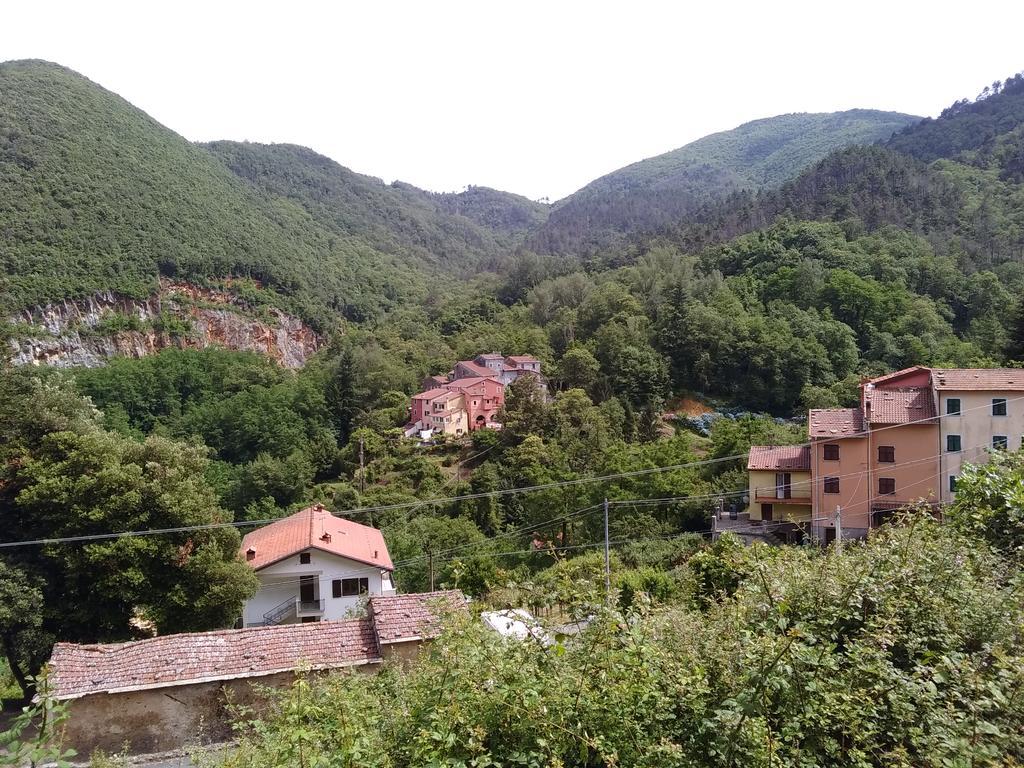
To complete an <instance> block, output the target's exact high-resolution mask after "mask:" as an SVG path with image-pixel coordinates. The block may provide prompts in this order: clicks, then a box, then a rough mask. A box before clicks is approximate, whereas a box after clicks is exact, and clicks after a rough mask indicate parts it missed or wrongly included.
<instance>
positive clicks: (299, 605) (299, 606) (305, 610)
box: [295, 598, 325, 619]
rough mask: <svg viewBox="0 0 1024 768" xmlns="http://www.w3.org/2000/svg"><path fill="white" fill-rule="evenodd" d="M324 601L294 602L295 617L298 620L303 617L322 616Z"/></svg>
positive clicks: (298, 599)
mask: <svg viewBox="0 0 1024 768" xmlns="http://www.w3.org/2000/svg"><path fill="white" fill-rule="evenodd" d="M324 605H325V601H324V600H323V598H321V599H320V600H302V599H301V598H296V600H295V615H296V616H298V617H299V618H300V619H301V618H302V617H304V616H323V614H324Z"/></svg>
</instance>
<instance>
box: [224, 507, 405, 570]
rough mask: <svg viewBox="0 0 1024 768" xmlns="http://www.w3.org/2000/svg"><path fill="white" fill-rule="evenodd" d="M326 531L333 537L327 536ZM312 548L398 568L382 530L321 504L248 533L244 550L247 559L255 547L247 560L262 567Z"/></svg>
mask: <svg viewBox="0 0 1024 768" xmlns="http://www.w3.org/2000/svg"><path fill="white" fill-rule="evenodd" d="M325 534H326V535H327V536H328V537H329V538H324V536H325ZM311 548H314V549H320V550H323V551H324V552H330V553H331V554H332V555H338V556H339V557H347V558H348V559H349V560H355V561H356V562H360V563H366V564H367V565H377V566H380V567H381V568H384V569H386V570H389V571H393V570H394V569H395V568H394V566H393V565H392V564H391V557H390V555H388V546H387V544H385V543H384V537H383V536H382V535H381V532H380V531H378V530H377V529H376V528H371V527H370V526H368V525H360V524H359V523H354V522H352V521H351V520H345V519H344V518H341V517H335V516H334V515H332V514H331V513H330V512H328V511H327V510H326V509H324V508H323V507H322V506H320V505H316V506H313V507H307V508H306V509H303V510H302V511H301V512H296V513H295V514H294V515H292V516H290V517H286V518H284V519H282V520H277V521H275V522H273V523H271V524H270V525H265V526H263V527H262V528H257V529H256V530H255V531H252V532H250V533H248V534H246V536H245V538H243V539H242V548H241V553H242V557H243V558H246V552H247V551H248V550H249V549H253V550H255V552H256V556H255V557H254V558H253V559H252V560H249V559H248V558H246V562H248V563H249V565H251V566H252V567H253V569H254V570H259V569H260V568H265V567H267V566H268V565H270V564H272V563H276V562H277V561H278V560H281V559H282V558H285V557H288V556H289V555H294V554H296V553H298V552H302V551H304V550H307V549H311Z"/></svg>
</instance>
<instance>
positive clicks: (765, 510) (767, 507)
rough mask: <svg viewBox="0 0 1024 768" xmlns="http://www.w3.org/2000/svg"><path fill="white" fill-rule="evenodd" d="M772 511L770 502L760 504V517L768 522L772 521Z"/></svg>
mask: <svg viewBox="0 0 1024 768" xmlns="http://www.w3.org/2000/svg"><path fill="white" fill-rule="evenodd" d="M772 511H773V510H772V505H771V504H762V505H761V519H762V520H764V521H765V522H766V523H770V522H771V521H772Z"/></svg>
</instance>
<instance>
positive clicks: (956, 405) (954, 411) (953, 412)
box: [946, 397, 960, 416]
mask: <svg viewBox="0 0 1024 768" xmlns="http://www.w3.org/2000/svg"><path fill="white" fill-rule="evenodd" d="M946 415H947V416H959V415H960V398H959V397H951V398H949V399H948V400H947V401H946Z"/></svg>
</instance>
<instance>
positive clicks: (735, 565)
mask: <svg viewBox="0 0 1024 768" xmlns="http://www.w3.org/2000/svg"><path fill="white" fill-rule="evenodd" d="M1018 464H1019V462H1018ZM971 526H972V524H970V523H968V524H967V525H965V526H960V525H945V526H943V525H941V524H939V523H937V522H935V521H934V520H932V519H930V518H928V517H925V516H920V517H918V516H912V517H910V518H908V519H907V520H905V521H904V524H903V525H901V526H894V527H890V528H888V529H887V530H885V531H884V532H882V533H880V534H879V535H877V536H875V537H874V538H872V540H871V541H870V542H868V543H865V544H857V545H848V546H847V547H846V548H845V549H843V550H836V549H834V548H833V549H830V550H826V551H821V550H817V549H813V548H785V549H774V550H772V549H768V548H766V547H764V546H761V545H757V546H754V547H752V548H746V549H745V548H743V547H741V546H738V545H730V543H729V542H728V540H727V539H726V540H725V541H723V542H722V543H721V544H720V545H717V546H715V547H712V548H710V549H706V550H703V551H701V552H700V553H698V554H695V555H693V556H692V557H691V558H690V559H689V561H688V562H687V564H686V565H685V566H683V567H682V568H681V569H679V570H680V573H679V574H677V576H678V578H679V580H680V582H681V583H682V584H685V585H686V588H685V589H684V590H683V591H682V592H681V593H680V596H678V597H676V598H674V599H670V600H669V601H667V602H664V603H661V604H658V603H657V602H651V601H649V600H648V599H643V600H638V601H636V602H634V603H633V604H632V605H631V607H630V608H629V609H628V610H625V611H623V610H620V609H615V610H612V609H607V608H604V607H600V606H599V604H594V602H593V601H594V599H595V598H599V594H598V593H597V592H596V591H591V592H590V594H587V586H588V582H586V581H585V580H584V581H583V582H578V583H577V594H576V595H575V599H576V600H577V607H578V608H579V609H580V610H581V611H582V612H584V613H585V614H590V615H592V616H594V621H593V623H592V625H591V626H590V627H589V628H588V629H587V630H586V631H585V632H584V633H583V634H582V635H580V636H579V637H576V638H571V639H570V638H559V640H558V641H557V642H556V643H554V644H553V645H551V646H548V647H545V646H543V645H542V644H540V643H537V642H533V641H527V642H518V641H507V640H503V639H501V638H499V637H498V636H497V635H495V634H492V633H489V632H488V631H486V630H484V629H482V628H481V626H480V623H479V622H478V621H475V620H474V619H472V618H466V619H465V620H463V621H459V622H457V623H455V624H453V626H451V627H450V628H449V629H448V630H447V632H446V634H445V635H444V636H443V638H442V639H441V640H439V641H437V642H436V643H435V644H434V645H432V646H431V647H430V649H429V650H428V651H426V652H424V654H423V655H422V656H421V657H420V659H419V660H418V662H417V663H416V664H415V665H413V666H412V667H410V668H406V669H403V668H401V667H398V666H393V667H389V668H387V669H385V670H384V671H383V672H382V673H381V674H380V675H378V676H375V677H368V676H363V675H354V674H337V675H333V676H331V677H329V678H327V679H316V680H313V679H310V680H301V681H299V682H297V683H296V684H295V685H294V687H293V688H292V689H291V690H288V691H286V692H283V693H280V694H279V695H278V696H277V698H276V699H275V700H274V701H273V704H272V706H271V708H270V709H269V711H267V712H263V713H260V714H258V715H257V714H254V713H251V712H240V713H238V724H237V728H238V736H239V742H238V745H237V748H235V749H233V750H232V751H231V752H229V753H228V754H226V755H223V756H220V757H217V758H211V760H210V762H211V764H213V765H217V766H220V767H221V768H243V767H248V766H253V767H255V766H260V767H261V768H262V767H264V766H296V765H303V766H320V765H323V766H327V765H330V766H380V767H382V768H383V767H385V766H387V767H389V768H390V767H392V766H421V765H436V766H441V765H445V766H505V765H508V766H511V765H528V766H619V765H621V766H723V767H725V766H772V765H776V766H879V767H880V766H886V767H887V768H889V767H891V766H908V767H909V766H936V767H938V766H943V767H948V766H965V767H966V766H997V765H998V766H1007V765H1018V764H1019V763H1020V762H1021V760H1024V736H1022V733H1024V731H1022V729H1024V700H1022V695H1024V653H1022V648H1024V644H1022V643H1024V636H1022V635H1024V629H1022V628H1024V604H1022V600H1021V598H1022V596H1024V595H1022V591H1021V589H1022V586H1024V585H1022V582H1021V577H1020V571H1019V568H1018V563H1016V562H1014V561H1013V559H1008V558H1007V557H1005V556H1004V555H1001V554H999V553H997V552H996V551H994V550H993V549H992V548H991V547H989V546H988V545H987V544H986V541H985V540H984V539H982V538H978V537H977V536H975V535H974V534H973V533H971V532H970V530H969V529H970V528H971ZM598 583H599V582H598ZM591 586H593V587H594V588H595V590H596V588H597V584H592V585H591Z"/></svg>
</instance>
